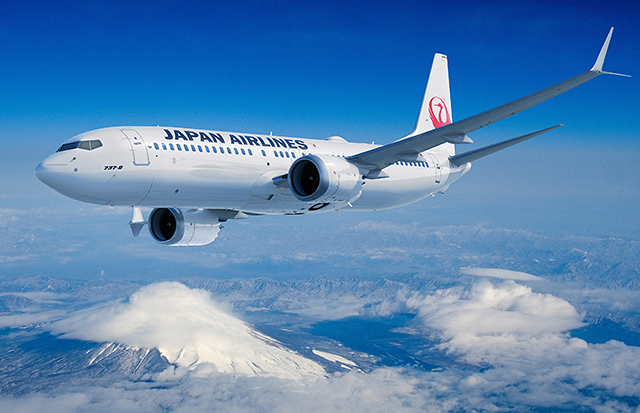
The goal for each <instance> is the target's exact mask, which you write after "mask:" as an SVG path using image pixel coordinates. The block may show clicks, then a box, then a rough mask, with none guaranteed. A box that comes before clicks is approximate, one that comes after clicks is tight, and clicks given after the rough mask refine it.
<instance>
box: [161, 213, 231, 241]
mask: <svg viewBox="0 0 640 413" xmlns="http://www.w3.org/2000/svg"><path fill="white" fill-rule="evenodd" d="M148 223H149V232H151V236H152V237H153V239H154V240H156V241H157V242H159V243H160V244H165V245H177V246H197V245H207V244H209V243H211V242H213V240H215V239H216V237H217V236H218V232H220V222H219V220H218V216H217V215H216V214H214V213H213V212H211V211H208V210H206V209H203V210H198V209H196V210H188V211H184V212H183V211H181V210H180V209H177V208H156V209H154V210H153V211H151V214H149V220H148Z"/></svg>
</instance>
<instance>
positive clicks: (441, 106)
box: [409, 53, 454, 155]
mask: <svg viewBox="0 0 640 413" xmlns="http://www.w3.org/2000/svg"><path fill="white" fill-rule="evenodd" d="M452 121H453V115H452V113H451V93H450V92H449V63H448V61H447V56H445V55H443V54H440V53H436V54H435V56H433V64H432V65H431V73H430V74H429V81H428V82H427V88H426V90H425V92H424V97H423V98H422V106H421V107H420V114H419V115H418V120H417V121H416V126H415V129H414V130H413V132H412V133H411V135H409V136H413V135H417V134H420V133H423V132H427V131H430V130H432V129H435V128H439V127H440V126H444V125H448V124H449V123H451V122H452ZM436 151H438V152H440V151H443V152H447V153H448V154H450V155H453V151H454V146H453V145H452V144H443V145H441V146H439V147H438V148H437V149H436Z"/></svg>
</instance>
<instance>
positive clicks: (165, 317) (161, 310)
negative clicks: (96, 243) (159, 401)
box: [51, 282, 324, 378]
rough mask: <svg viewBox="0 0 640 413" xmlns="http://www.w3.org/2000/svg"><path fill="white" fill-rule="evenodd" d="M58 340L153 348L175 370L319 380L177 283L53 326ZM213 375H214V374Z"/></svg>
mask: <svg viewBox="0 0 640 413" xmlns="http://www.w3.org/2000/svg"><path fill="white" fill-rule="evenodd" d="M51 329H52V331H53V332H54V333H56V334H61V335H62V337H63V338H75V339H80V340H87V341H96V342H112V341H114V342H119V343H123V344H127V345H129V346H132V347H137V348H157V349H158V350H159V351H160V352H161V354H162V355H163V356H165V357H166V358H167V360H168V361H169V362H170V363H175V364H176V365H178V366H183V367H192V368H195V367H196V366H198V367H199V368H200V371H203V366H201V364H203V363H209V364H210V365H212V366H215V369H217V370H218V371H221V372H228V373H240V374H249V375H256V374H257V375H262V374H264V375H275V376H278V377H285V378H287V377H288V378H299V377H302V376H305V375H309V374H311V375H323V374H324V370H323V369H322V368H321V367H320V366H319V365H317V364H316V363H314V362H312V361H310V360H307V359H305V358H304V357H302V356H300V355H298V354H296V353H294V352H292V351H289V350H287V349H286V348H285V347H283V346H282V345H281V344H280V343H278V342H277V341H275V340H273V339H271V338H270V337H267V336H265V335H263V334H261V333H260V332H258V331H256V330H255V329H253V328H252V327H251V326H250V325H248V324H247V323H245V322H243V321H241V320H239V319H237V318H236V317H234V316H232V315H230V314H229V313H228V312H225V311H223V310H221V309H220V308H219V306H218V305H216V304H215V303H214V302H213V301H212V299H211V297H210V295H209V293H208V292H207V291H204V290H197V289H190V288H188V287H186V286H184V285H183V284H180V283H176V282H164V283H156V284H151V285H148V286H146V287H143V288H141V289H140V290H139V291H137V292H136V293H134V294H133V295H132V296H131V297H130V298H129V300H128V301H124V302H122V301H118V302H110V303H107V304H100V305H98V306H94V307H91V308H88V309H85V310H81V311H78V312H76V313H72V314H71V315H69V316H68V317H66V318H64V319H62V320H60V321H57V322H55V323H53V324H52V326H51ZM215 369H214V370H215Z"/></svg>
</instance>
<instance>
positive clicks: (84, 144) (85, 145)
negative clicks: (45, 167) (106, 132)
mask: <svg viewBox="0 0 640 413" xmlns="http://www.w3.org/2000/svg"><path fill="white" fill-rule="evenodd" d="M101 146H102V142H100V141H99V140H92V141H75V142H69V143H65V144H63V145H62V146H61V147H60V148H58V150H57V151H56V152H64V151H68V150H71V149H77V148H80V149H84V150H87V151H91V150H94V149H98V148H99V147H101Z"/></svg>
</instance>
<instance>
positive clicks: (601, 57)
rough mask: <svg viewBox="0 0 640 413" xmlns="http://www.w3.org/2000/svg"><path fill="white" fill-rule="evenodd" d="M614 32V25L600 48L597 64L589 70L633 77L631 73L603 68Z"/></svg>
mask: <svg viewBox="0 0 640 413" xmlns="http://www.w3.org/2000/svg"><path fill="white" fill-rule="evenodd" d="M612 34H613V27H612V28H611V30H609V34H608V35H607V38H606V39H605V41H604V44H603V45H602V49H600V54H599V55H598V58H597V59H596V64H594V65H593V67H592V68H591V70H589V71H590V72H595V73H598V74H605V75H616V76H624V77H631V76H629V75H623V74H621V73H612V72H605V71H603V70H602V66H603V65H604V58H605V57H606V56H607V50H608V49H609V42H611V35H612Z"/></svg>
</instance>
